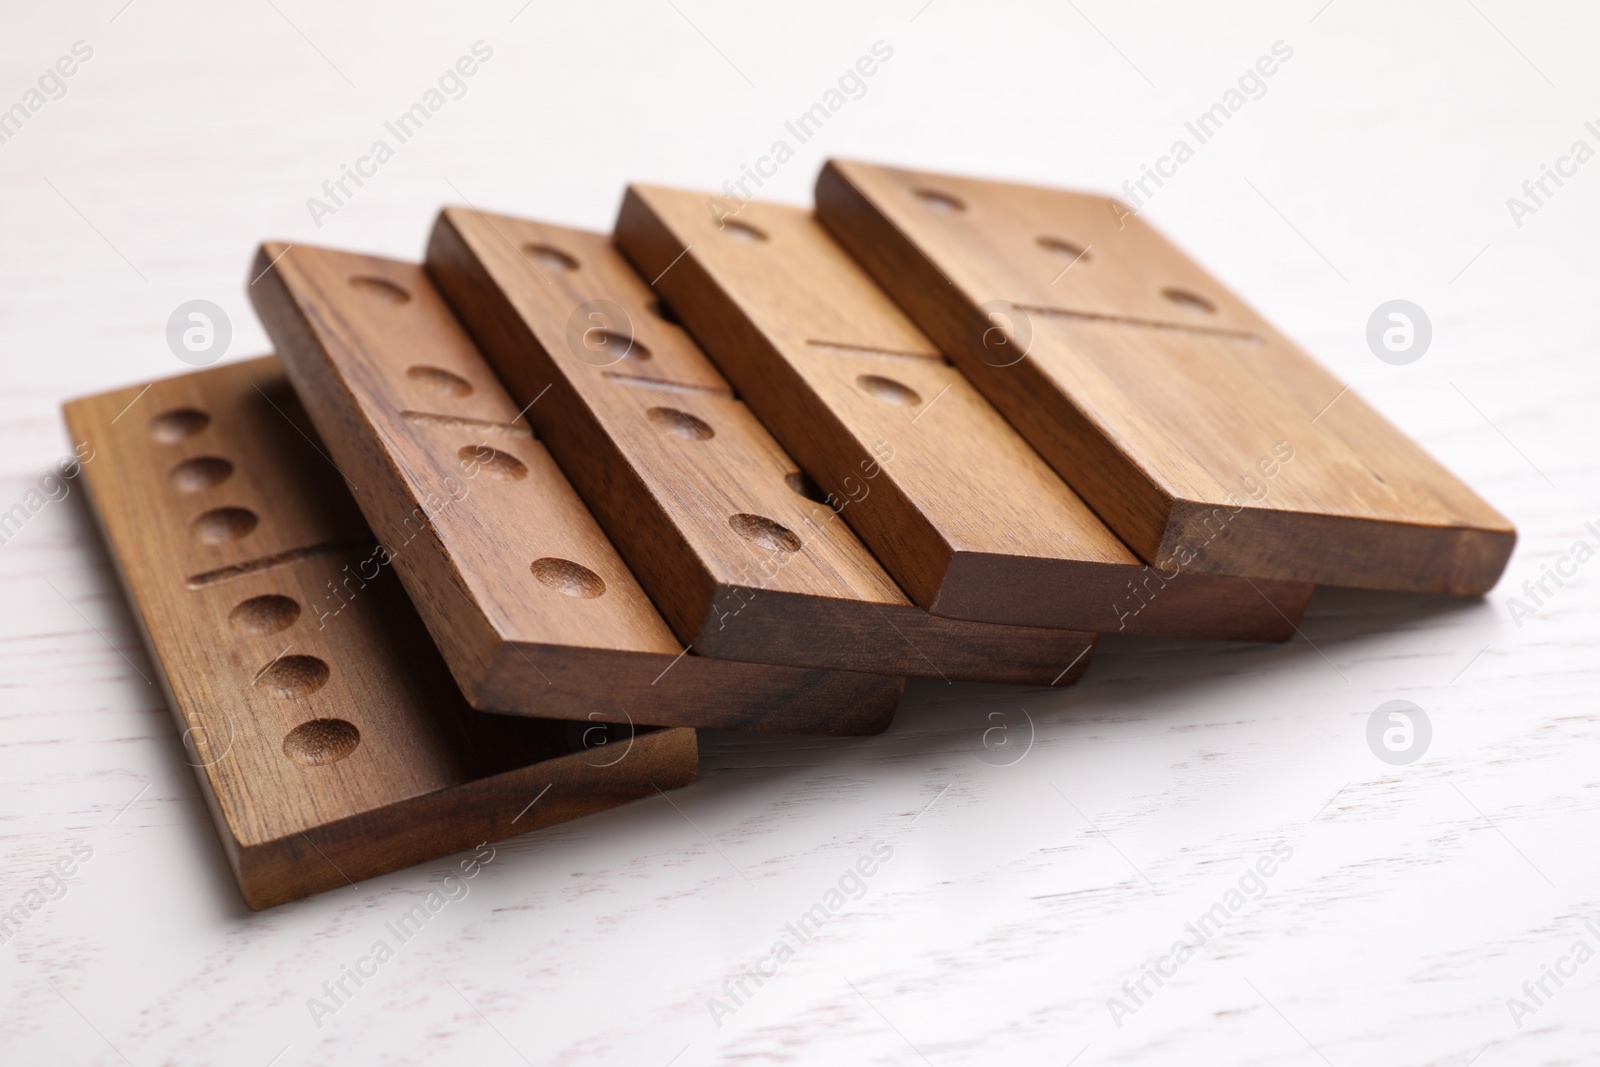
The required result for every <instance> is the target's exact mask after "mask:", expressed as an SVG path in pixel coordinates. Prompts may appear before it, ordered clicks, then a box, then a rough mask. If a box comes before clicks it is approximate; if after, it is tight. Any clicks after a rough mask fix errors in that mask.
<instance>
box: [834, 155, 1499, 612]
mask: <svg viewBox="0 0 1600 1067" xmlns="http://www.w3.org/2000/svg"><path fill="white" fill-rule="evenodd" d="M817 211H818V214H819V216H820V217H821V219H822V221H823V222H824V223H825V224H826V225H827V226H828V228H829V229H830V230H831V231H832V232H833V233H834V234H835V235H837V236H838V237H839V239H840V240H841V241H842V242H843V243H844V244H845V245H846V247H848V248H849V249H850V251H851V252H852V253H853V254H854V255H855V256H856V258H857V259H858V260H860V261H861V263H862V264H863V265H864V266H865V267H866V268H867V270H868V271H869V272H871V273H872V274H873V275H874V276H875V277H876V278H878V280H879V281H880V282H881V283H882V284H883V285H884V287H885V288H886V289H888V290H889V292H890V293H891V295H893V296H894V297H895V299H896V300H897V301H899V303H900V304H901V305H902V306H903V307H904V308H905V309H906V311H907V312H908V313H909V314H910V316H911V317H912V318H913V319H914V320H916V322H917V323H918V324H919V325H920V326H922V328H923V329H925V330H926V331H927V332H928V334H929V335H930V336H931V337H933V338H934V339H935V340H936V341H938V343H939V344H940V346H941V347H942V348H943V349H944V350H945V351H946V352H948V353H949V354H950V355H951V357H952V358H953V359H954V360H955V362H956V364H957V365H958V366H959V367H960V368H961V369H962V370H963V371H965V372H966V373H967V375H969V376H970V378H971V379H972V381H973V384H975V385H976V386H977V387H978V388H979V389H980V390H982V391H983V392H984V393H985V395H987V396H988V397H989V398H990V400H992V401H993V402H994V404H995V406H996V407H998V408H999V409H1000V410H1001V411H1002V412H1004V413H1005V414H1006V415H1007V417H1008V418H1010V419H1011V421H1012V422H1013V423H1014V424H1015V425H1016V426H1017V428H1018V430H1019V431H1020V432H1021V433H1022V434H1023V436H1025V437H1026V438H1027V439H1028V440H1029V441H1030V442H1031V443H1032V444H1033V445H1034V447H1035V448H1037V449H1038V450H1039V452H1040V453H1041V454H1042V455H1043V456H1044V457H1045V459H1046V460H1048V461H1049V462H1050V463H1051V465H1052V466H1054V467H1055V469H1056V470H1057V471H1059V472H1060V473H1061V474H1062V476H1063V477H1064V478H1066V480H1067V481H1068V482H1069V483H1071V484H1072V486H1073V488H1075V489H1076V490H1077V491H1078V492H1079V493H1080V494H1082V496H1083V497H1084V499H1085V500H1087V501H1088V502H1089V503H1090V504H1091V505H1092V506H1093V507H1094V508H1095V510H1096V511H1097V512H1099V514H1100V515H1101V516H1102V517H1103V518H1104V519H1105V520H1106V522H1107V523H1108V524H1109V525H1110V526H1111V527H1112V528H1113V529H1115V530H1116V531H1117V532H1118V533H1119V534H1121V535H1122V537H1123V538H1124V539H1125V540H1126V541H1127V542H1128V543H1129V544H1130V545H1131V546H1132V547H1133V548H1134V549H1135V550H1137V551H1138V552H1139V553H1140V554H1141V555H1142V556H1143V557H1144V558H1145V559H1147V560H1149V561H1151V562H1152V563H1155V564H1157V565H1158V566H1170V565H1172V564H1174V563H1175V564H1176V565H1178V566H1180V567H1183V568H1193V569H1195V570H1199V571H1202V572H1205V573H1216V574H1237V575H1247V576H1250V577H1256V578H1280V579H1290V580H1297V581H1312V582H1318V583H1326V584H1331V585H1347V586H1360V587H1370V588H1379V589H1393V590H1403V591H1413V592H1434V593H1452V594H1468V595H1473V594H1481V593H1484V592H1486V591H1487V590H1488V589H1489V588H1490V587H1492V586H1493V585H1494V583H1495V581H1496V580H1498V578H1499V576H1500V574H1501V572H1502V571H1503V570H1504V568H1505V565H1506V561H1507V559H1508V558H1509V557H1510V554H1511V549H1512V546H1513V544H1514V543H1515V540H1516V531H1515V529H1514V528H1513V527H1512V525H1511V523H1510V522H1509V520H1507V519H1506V518H1505V517H1504V516H1502V515H1501V514H1500V513H1499V512H1497V511H1496V510H1494V509H1493V508H1492V507H1490V506H1489V505H1488V504H1486V503H1485V502H1484V501H1483V500H1482V499H1480V498H1479V497H1478V496H1477V495H1476V494H1475V493H1473V492H1472V490H1470V489H1469V488H1467V487H1466V486H1465V485H1464V484H1463V483H1461V482H1460V481H1459V480H1458V479H1456V478H1455V476H1454V475H1452V474H1451V473H1450V472H1449V471H1447V470H1445V468H1444V467H1442V466H1441V465H1440V464H1439V463H1438V462H1436V461H1435V460H1434V459H1433V458H1432V457H1431V456H1429V455H1428V454H1427V453H1426V452H1424V451H1423V450H1422V449H1421V448H1419V447H1418V446H1417V445H1416V444H1415V443H1414V442H1412V441H1411V440H1410V439H1409V438H1407V437H1406V436H1405V435H1404V434H1402V433H1400V432H1399V431H1398V430H1397V429H1395V428H1394V427H1393V426H1392V425H1391V424H1390V423H1389V422H1388V421H1387V420H1385V419H1384V418H1383V417H1382V416H1381V415H1379V414H1378V413H1377V412H1376V411H1374V410H1373V409H1372V408H1371V407H1369V406H1368V405H1367V404H1366V403H1365V402H1364V401H1362V400H1361V398H1360V397H1358V396H1356V395H1354V394H1353V393H1351V392H1349V391H1348V387H1347V386H1346V385H1345V383H1342V382H1340V381H1339V380H1338V379H1336V378H1334V377H1333V376H1332V375H1331V374H1329V373H1328V372H1327V371H1326V370H1324V369H1323V368H1322V367H1321V366H1319V365H1318V364H1317V363H1316V361H1315V360H1313V359H1311V358H1310V357H1309V356H1307V355H1306V354H1305V353H1304V352H1302V351H1301V350H1300V349H1299V348H1298V347H1297V346H1296V345H1294V343H1293V342H1291V341H1289V340H1288V339H1287V338H1285V337H1284V336H1283V335H1282V334H1280V333H1279V332H1278V331H1277V330H1276V329H1274V328H1273V327H1272V326H1271V324H1269V323H1268V322H1267V321H1266V320H1265V319H1263V318H1262V317H1261V316H1260V315H1258V314H1257V313H1256V312H1255V311H1254V310H1252V309H1251V308H1250V307H1248V306H1247V305H1246V304H1245V303H1244V302H1243V301H1241V300H1239V299H1238V298H1237V297H1236V296H1234V295H1233V294H1232V293H1230V292H1229V291H1228V290H1227V289H1226V288H1224V287H1223V286H1222V285H1221V284H1219V283H1218V282H1217V280H1216V279H1214V278H1212V277H1211V276H1210V275H1209V274H1207V273H1206V272H1205V271H1204V270H1203V269H1202V268H1201V267H1200V266H1199V265H1198V264H1196V263H1195V262H1194V261H1193V260H1191V259H1189V258H1188V257H1187V256H1185V255H1184V254H1183V253H1182V252H1181V251H1179V250H1178V249H1177V248H1176V247H1175V246H1173V245H1172V244H1171V243H1170V242H1168V241H1167V240H1166V239H1165V238H1163V237H1162V236H1161V235H1160V234H1158V233H1157V232H1156V231H1155V230H1154V229H1152V228H1151V227H1150V226H1148V225H1147V224H1146V223H1145V222H1144V221H1143V220H1142V219H1140V218H1139V217H1138V216H1137V215H1135V214H1133V213H1132V211H1131V209H1129V208H1127V207H1125V206H1123V205H1120V204H1118V203H1116V202H1115V201H1110V200H1106V199H1104V198H1101V197H1096V196H1086V195H1080V194H1075V193H1068V192H1063V191H1058V190H1052V189H1044V188H1038V187H1033V186H1024V185H1014V184H1008V183H1001V182H991V181H978V180H973V179H965V178H954V177H948V176H943V175H929V174H921V173H916V172H912V171H905V170H896V169H892V168H888V167H878V166H873V165H869V164H862V163H854V162H843V161H837V160H835V161H832V162H830V163H829V164H828V165H827V166H826V167H825V168H824V170H823V172H822V175H821V176H820V177H819V179H818V181H817Z"/></svg>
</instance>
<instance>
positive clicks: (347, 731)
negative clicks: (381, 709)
mask: <svg viewBox="0 0 1600 1067" xmlns="http://www.w3.org/2000/svg"><path fill="white" fill-rule="evenodd" d="M359 744H361V731H360V730H357V729H356V726H355V723H352V722H346V721H345V720H344V719H311V720H309V721H307V722H303V723H301V724H300V725H299V726H296V727H295V728H294V729H293V730H290V731H289V733H288V734H287V735H286V736H285V737H284V739H283V754H284V755H285V756H288V757H289V758H290V759H292V760H294V761H295V762H296V763H299V764H301V765H303V766H306V767H325V766H327V765H328V764H330V763H338V762H339V761H340V760H342V759H344V758H345V757H346V756H348V755H350V753H352V752H354V751H355V750H356V746H357V745H359Z"/></svg>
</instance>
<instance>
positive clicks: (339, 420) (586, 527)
mask: <svg viewBox="0 0 1600 1067" xmlns="http://www.w3.org/2000/svg"><path fill="white" fill-rule="evenodd" d="M269 264H270V265H271V269H270V270H268V266H269ZM254 273H255V274H257V275H262V276H261V277H260V280H259V281H258V282H257V283H256V284H255V285H254V286H252V288H251V293H252V296H253V298H254V300H255V302H256V306H257V309H258V310H259V312H260V315H261V318H262V321H263V322H264V323H265V324H266V327H267V330H268V333H269V334H270V335H271V336H272V337H273V340H274V342H275V344H276V345H277V346H278V350H279V352H280V353H282V354H283V356H282V358H283V359H284V361H285V364H286V366H287V369H288V372H289V375H290V378H291V379H292V380H293V381H294V384H295V386H296V389H297V390H298V392H299V394H300V396H301V397H303V398H304V399H305V401H306V404H307V408H308V410H309V411H310V414H311V418H312V421H313V422H314V423H315V424H316V425H317V428H318V430H319V432H320V433H321V436H322V438H323V440H325V441H326V442H327V447H328V452H329V456H330V457H331V461H332V462H333V463H336V464H337V465H338V467H339V469H340V470H341V471H343V472H344V474H345V476H346V478H347V480H348V481H349V482H350V487H351V492H352V493H353V494H354V495H355V497H356V499H357V501H358V502H359V503H360V504H361V507H362V510H363V511H364V512H365V514H366V516H367V518H368V519H369V520H370V522H371V524H372V526H373V528H374V529H375V530H377V531H379V532H380V534H381V535H382V536H381V540H382V543H383V546H384V553H385V555H386V558H388V559H390V560H392V561H393V563H394V566H395V568H396V569H397V570H398V572H399V574H400V578H401V580H402V581H403V582H404V583H405V585H406V589H407V591H408V592H410V594H411V597H412V599H413V601H415V602H416V604H417V605H418V608H419V610H420V611H421V613H422V616H423V619H424V620H425V621H426V622H427V624H428V628H429V630H430V632H431V633H432V634H433V637H434V640H435V641H436V642H437V643H438V645H439V648H440V650H441V652H442V653H443V655H444V658H445V661H446V662H447V663H449V664H450V667H451V670H452V671H453V672H454V674H455V677H456V680H457V682H458V683H459V684H460V686H461V688H462V690H463V691H464V692H465V693H466V695H467V699H468V700H469V701H470V702H471V703H472V705H473V706H474V707H477V708H480V709H483V710H490V711H502V712H509V713H512V714H523V715H541V716H546V717H550V718H564V719H589V718H600V719H607V720H612V721H617V722H623V721H632V722H645V723H652V724H657V725H667V726H717V727H724V728H731V729H750V730H775V731H782V732H791V733H830V734H857V733H875V732H878V731H880V730H882V729H883V728H884V727H885V726H887V725H888V722H889V719H890V717H891V716H892V715H893V714H894V709H895V706H896V705H897V704H898V701H899V693H900V685H901V683H900V682H899V681H898V680H897V679H892V678H887V677H883V676H881V675H873V674H865V673H850V672H844V671H832V672H830V671H824V670H803V669H797V668H794V667H785V666H771V665H766V664H758V663H746V662H733V661H728V660H714V659H710V658H707V657H703V656H697V655H693V654H685V652H684V647H683V646H682V645H680V644H679V643H678V642H677V641H676V640H675V639H674V638H673V636H672V633H671V631H670V630H669V629H668V627H667V625H666V623H665V622H663V621H662V618H661V616H660V614H658V613H657V611H656V609H655V607H654V606H653V605H652V603H651V601H650V599H649V598H648V597H647V596H646V595H645V593H644V591H643V590H642V589H641V588H640V587H639V584H638V582H637V581H635V580H634V578H633V575H632V574H631V573H630V572H629V570H628V568H627V567H626V566H625V565H624V564H623V562H622V560H621V559H620V558H619V557H618V555H617V553H616V550H615V549H614V548H613V547H612V545H611V542H610V541H609V540H607V538H606V536H605V535H604V534H603V533H602V532H601V530H600V528H599V526H598V525H596V523H595V521H594V519H593V518H592V517H591V516H590V514H589V512H588V510H587V509H586V508H585V507H584V505H583V503H582V502H581V501H580V500H579V499H578V497H577V495H576V494H575V493H574V492H573V489H572V486H571V484H570V483H569V482H568V481H567V479H566V477H565V475H563V474H562V472H561V470H560V469H559V468H558V467H557V466H556V464H555V462H554V461H553V460H552V459H551V457H550V455H549V453H548V452H547V451H546V450H545V447H544V445H543V444H542V443H541V442H539V441H537V440H535V439H534V437H533V435H532V433H531V431H530V430H529V428H528V426H527V423H526V422H525V421H523V420H522V418H521V416H520V414H519V411H518V408H519V405H517V404H515V403H513V402H512V400H511V398H510V397H509V396H508V395H507V394H506V392H505V390H504V388H502V387H501V385H500V384H499V382H498V381H497V380H496V379H495V376H494V374H493V372H492V371H491V370H490V369H489V367H488V366H487V365H486V364H485V363H484V361H483V359H482V357H481V356H480V355H479V353H478V350H477V349H476V348H475V347H474V346H473V344H472V342H471V340H470V339H469V338H468V337H467V335H466V334H465V332H464V331H463V330H462V328H461V326H460V324H459V323H458V322H457V321H456V319H455V318H454V316H452V315H451V313H450V311H449V309H448V308H447V307H446V306H445V304H444V302H443V301H442V299H441V298H440V296H439V294H438V292H437V291H436V290H435V289H434V288H433V286H432V285H431V284H430V283H429V280H428V278H427V275H426V274H425V273H424V272H423V270H422V269H421V268H420V267H419V266H417V265H416V264H410V263H402V262H398V261H394V260H385V259H376V258H372V257H367V256H359V255H352V254H348V253H340V252H331V251H326V250H320V249H316V248H312V247H307V246H303V245H302V246H296V247H294V248H292V249H289V248H285V247H283V246H277V245H270V244H269V245H265V246H263V247H262V249H261V251H260V253H259V255H258V257H257V265H256V267H255V269H254Z"/></svg>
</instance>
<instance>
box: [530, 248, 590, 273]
mask: <svg viewBox="0 0 1600 1067" xmlns="http://www.w3.org/2000/svg"><path fill="white" fill-rule="evenodd" d="M522 254H523V255H525V256H527V257H528V258H529V259H531V260H533V261H534V262H535V263H537V264H538V265H539V266H540V267H541V268H542V269H544V270H577V269H578V261H577V260H575V259H573V258H572V257H571V256H569V255H567V254H566V253H565V252H563V251H561V249H559V248H551V247H550V246H549V245H542V244H539V243H537V242H529V243H528V244H525V245H523V246H522Z"/></svg>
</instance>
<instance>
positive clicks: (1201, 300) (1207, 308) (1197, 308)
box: [1161, 288, 1217, 315]
mask: <svg viewBox="0 0 1600 1067" xmlns="http://www.w3.org/2000/svg"><path fill="white" fill-rule="evenodd" d="M1161 295H1162V296H1164V297H1166V298H1167V299H1168V300H1170V301H1172V302H1173V303H1174V304H1177V305H1178V306H1179V307H1181V308H1183V310H1185V311H1193V312H1195V313H1197V314H1202V315H1214V314H1216V312H1217V306H1216V305H1215V304H1213V303H1212V302H1211V301H1209V300H1207V299H1206V298H1205V297H1203V296H1201V295H1200V294H1199V293H1191V292H1190V291H1189V290H1187V289H1171V288H1168V289H1163V290H1161Z"/></svg>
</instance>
